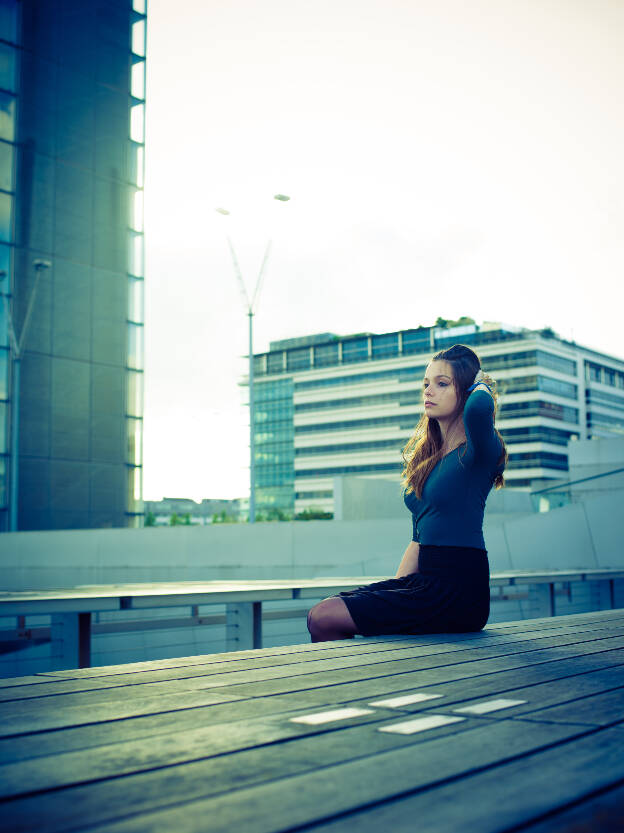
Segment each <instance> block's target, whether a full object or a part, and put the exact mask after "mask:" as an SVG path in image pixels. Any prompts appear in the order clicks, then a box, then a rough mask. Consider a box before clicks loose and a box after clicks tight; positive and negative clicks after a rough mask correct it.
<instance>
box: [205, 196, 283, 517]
mask: <svg viewBox="0 0 624 833" xmlns="http://www.w3.org/2000/svg"><path fill="white" fill-rule="evenodd" d="M273 199H274V200H278V201H279V202H288V200H290V197H287V196H286V195H285V194H276V195H275V196H274V197H273ZM216 211H217V212H218V213H219V214H225V215H229V213H230V212H229V211H228V210H227V209H225V208H217V209H216ZM227 241H228V246H229V248H230V254H231V255H232V263H233V264H234V272H235V274H236V277H237V279H238V284H239V287H240V290H241V293H242V296H243V302H244V304H245V309H246V312H247V316H248V318H249V523H250V524H253V523H255V522H256V438H255V432H254V420H255V401H254V361H253V360H254V355H253V317H254V314H255V311H256V308H257V301H258V298H259V296H260V289H261V288H262V279H263V277H264V273H265V270H266V265H267V262H268V260H269V254H270V252H271V241H270V240H269V242H268V243H267V247H266V250H265V253H264V258H263V259H262V265H261V266H260V272H259V273H258V278H257V280H256V286H255V289H254V293H253V296H252V298H251V301H250V300H249V295H248V294H247V289H246V288H245V282H244V280H243V275H242V273H241V270H240V266H239V265H238V259H237V257H236V252H235V251H234V246H233V245H232V241H231V239H230V237H229V236H228V238H227Z"/></svg>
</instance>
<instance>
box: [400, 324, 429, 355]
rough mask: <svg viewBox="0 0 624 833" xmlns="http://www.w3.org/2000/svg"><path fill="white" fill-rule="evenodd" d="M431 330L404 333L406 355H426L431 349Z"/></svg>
mask: <svg viewBox="0 0 624 833" xmlns="http://www.w3.org/2000/svg"><path fill="white" fill-rule="evenodd" d="M430 344H431V342H430V336H429V330H408V331H407V332H404V333H403V352H404V353H424V352H426V351H427V350H429V347H430Z"/></svg>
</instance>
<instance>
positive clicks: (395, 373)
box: [256, 348, 576, 399]
mask: <svg viewBox="0 0 624 833" xmlns="http://www.w3.org/2000/svg"><path fill="white" fill-rule="evenodd" d="M305 349H306V350H307V351H309V350H310V348H305ZM535 365H539V366H541V367H547V368H550V369H552V370H557V371H559V372H560V373H566V374H568V375H571V376H574V375H576V362H573V361H570V360H569V359H564V358H562V357H561V356H555V355H554V354H552V353H546V352H545V351H543V350H528V351H525V352H522V353H510V354H506V355H502V356H489V357H487V359H486V360H485V361H484V368H485V369H486V371H487V372H494V371H495V370H503V369H509V368H512V367H531V366H535ZM425 370H426V367H425V365H419V366H417V367H402V368H395V369H393V370H378V371H371V372H369V373H354V374H351V375H349V376H332V377H329V378H327V379H310V380H307V381H302V382H295V385H294V389H295V391H301V390H314V389H319V388H326V387H336V386H343V385H360V384H363V383H367V382H375V381H392V380H395V379H396V380H397V381H398V382H408V381H414V380H420V379H422V378H423V376H424V374H425ZM525 378H531V379H535V378H536V377H534V376H533V377H525ZM540 378H541V379H546V378H549V377H540ZM523 381H524V380H522V379H514V380H509V381H507V380H504V381H501V382H500V383H499V387H500V388H501V391H503V390H506V391H507V392H515V391H511V390H509V388H508V386H509V385H510V384H512V383H517V384H521V383H522V382H523ZM557 381H558V380H554V379H551V380H550V382H551V384H552V383H554V382H557ZM291 385H292V380H291V379H283V380H276V381H274V382H265V383H263V384H261V385H258V386H257V388H256V390H257V391H258V397H259V398H261V399H280V398H283V397H285V396H286V395H290V393H291V391H292V388H291ZM559 385H560V387H559V388H558V389H554V388H553V390H549V392H552V393H557V392H558V390H565V391H566V393H562V394H560V395H562V396H572V397H574V398H575V397H576V386H574V385H571V384H569V383H565V382H561V383H559ZM566 385H567V386H566ZM278 386H279V387H278ZM523 389H524V390H530V389H531V388H523ZM533 389H534V388H533ZM540 389H541V390H546V389H547V388H540ZM517 390H521V388H517Z"/></svg>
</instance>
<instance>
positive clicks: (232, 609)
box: [0, 568, 624, 668]
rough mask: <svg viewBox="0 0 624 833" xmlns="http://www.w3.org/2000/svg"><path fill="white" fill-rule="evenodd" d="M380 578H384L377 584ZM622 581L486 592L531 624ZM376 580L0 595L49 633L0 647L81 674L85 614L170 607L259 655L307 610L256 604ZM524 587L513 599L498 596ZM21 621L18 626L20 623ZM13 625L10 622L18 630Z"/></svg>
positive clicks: (607, 575) (583, 576)
mask: <svg viewBox="0 0 624 833" xmlns="http://www.w3.org/2000/svg"><path fill="white" fill-rule="evenodd" d="M382 578H386V577H382ZM621 578H624V570H619V569H608V568H607V569H588V570H581V569H578V570H545V571H535V570H527V571H519V570H514V571H504V572H496V573H493V574H492V575H491V577H490V588H491V593H492V599H493V600H501V599H511V598H514V599H518V598H524V599H527V598H528V599H529V603H530V615H531V616H532V617H542V616H554V615H555V585H556V584H558V583H562V582H566V583H573V582H597V581H603V582H607V583H608V587H609V599H610V607H611V608H614V607H615V606H616V605H615V591H614V587H615V585H614V582H615V581H616V580H617V579H621ZM377 580H379V577H377V578H376V577H372V576H357V577H348V578H316V579H293V580H278V581H269V580H252V581H206V582H172V583H162V582H161V583H155V584H119V585H92V586H83V587H75V588H71V589H60V590H39V591H32V590H27V591H18V592H12V593H2V594H0V616H16V617H25V616H27V615H37V614H49V615H50V616H51V627H50V628H37V629H30V631H29V633H28V634H27V636H26V637H24V628H23V627H22V628H21V631H20V628H19V627H18V628H17V630H16V631H4V632H0V641H3V640H4V641H9V640H10V639H11V638H13V639H19V638H20V633H21V634H22V638H30V639H33V638H37V637H39V638H41V639H44V640H45V639H46V637H47V638H48V639H51V640H52V641H53V642H54V643H55V656H58V657H59V662H60V665H59V667H60V668H86V667H89V666H90V665H91V635H92V631H93V629H94V626H93V625H92V621H91V617H92V614H93V613H99V612H110V611H124V610H149V609H158V608H171V607H191V609H192V611H194V614H193V615H192V616H191V617H185V618H181V619H180V621H179V625H191V624H215V623H219V622H225V625H226V647H227V650H230V651H236V650H244V649H249V648H261V647H262V621H263V618H264V619H267V618H277V617H280V618H282V617H293V616H301V617H302V616H305V615H306V613H307V610H308V607H309V606H310V604H308V607H303V606H302V607H301V608H298V609H296V610H285V611H272V612H271V613H268V614H267V613H265V614H264V616H263V611H262V603H263V602H266V601H276V600H294V599H300V600H302V601H306V600H307V601H308V602H309V603H310V602H311V601H312V600H317V599H318V598H319V597H321V596H331V595H334V594H336V593H339V592H340V591H343V590H352V589H353V588H355V587H359V586H360V585H362V584H369V583H370V582H373V581H377ZM517 586H528V592H527V593H524V594H521V593H518V592H515V593H514V592H513V589H512V590H511V591H507V592H502V591H504V590H505V588H514V587H517ZM211 604H220V605H223V604H225V606H226V614H225V617H222V616H218V615H215V616H211V617H199V616H198V615H197V612H196V609H197V607H198V606H199V605H211ZM22 621H23V620H22ZM19 624H20V620H19V618H18V626H19ZM153 627H171V620H163V619H160V620H159V619H156V620H151V621H149V622H146V621H135V622H132V623H125V625H124V623H119V624H116V625H113V626H112V627H111V626H107V625H104V626H99V625H95V628H96V629H98V628H99V629H100V632H102V630H104V629H107V630H108V631H109V632H110V631H112V630H116V631H120V630H124V628H125V629H130V628H132V629H137V630H139V629H148V628H153Z"/></svg>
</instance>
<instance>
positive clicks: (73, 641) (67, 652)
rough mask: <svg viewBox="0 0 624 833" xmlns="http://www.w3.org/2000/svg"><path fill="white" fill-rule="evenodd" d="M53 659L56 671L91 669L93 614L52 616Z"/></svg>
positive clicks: (58, 614) (57, 614)
mask: <svg viewBox="0 0 624 833" xmlns="http://www.w3.org/2000/svg"><path fill="white" fill-rule="evenodd" d="M51 618H52V622H51V633H50V637H51V640H52V658H53V660H56V662H55V665H56V668H55V670H62V669H66V668H90V666H91V614H90V613H55V614H53V615H52V617H51Z"/></svg>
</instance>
